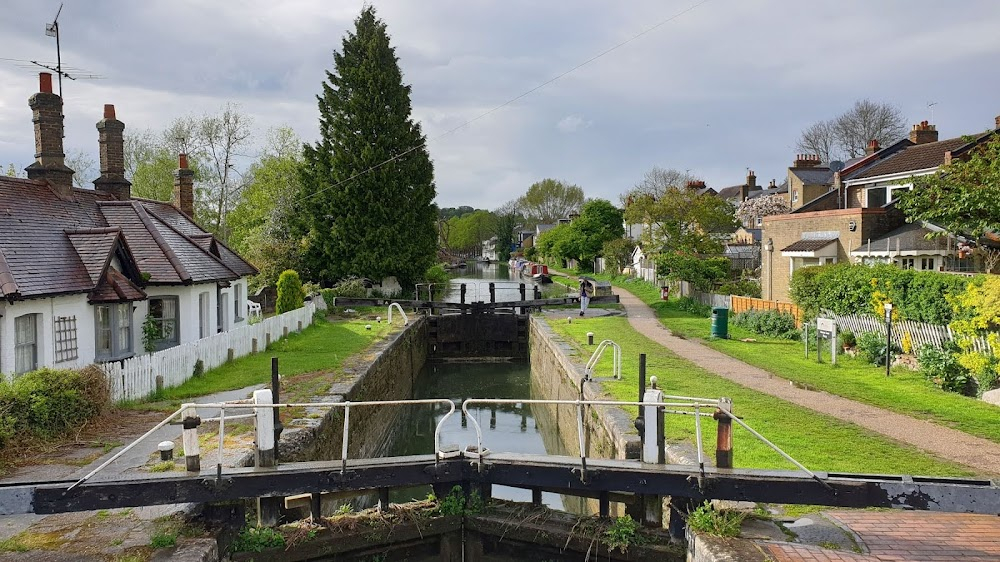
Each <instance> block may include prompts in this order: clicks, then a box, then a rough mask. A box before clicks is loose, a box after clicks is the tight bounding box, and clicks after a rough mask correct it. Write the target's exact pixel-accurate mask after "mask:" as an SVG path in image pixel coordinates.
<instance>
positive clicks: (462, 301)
mask: <svg viewBox="0 0 1000 562" xmlns="http://www.w3.org/2000/svg"><path fill="white" fill-rule="evenodd" d="M459 294H460V295H461V300H460V301H459V302H461V303H462V304H465V283H462V288H461V289H460V291H459Z"/></svg>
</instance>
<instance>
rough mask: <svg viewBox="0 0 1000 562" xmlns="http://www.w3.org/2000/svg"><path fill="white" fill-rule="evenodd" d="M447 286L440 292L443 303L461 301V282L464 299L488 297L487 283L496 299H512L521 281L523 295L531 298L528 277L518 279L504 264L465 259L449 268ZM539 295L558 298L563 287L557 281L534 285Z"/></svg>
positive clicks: (530, 286) (518, 289)
mask: <svg viewBox="0 0 1000 562" xmlns="http://www.w3.org/2000/svg"><path fill="white" fill-rule="evenodd" d="M452 275H453V277H452V279H451V286H450V287H449V288H448V291H447V292H446V293H445V295H444V300H445V301H446V302H461V300H460V299H461V288H460V287H461V285H462V283H465V290H466V293H465V302H474V301H483V302H489V300H490V282H491V281H492V282H493V284H494V288H495V291H496V300H497V302H504V301H515V300H518V299H519V298H520V288H519V285H520V284H521V283H524V284H525V296H526V297H527V298H529V299H530V298H531V297H532V287H533V286H534V285H535V283H534V281H532V280H531V279H530V278H522V277H520V276H519V275H518V274H517V273H514V272H513V271H512V270H511V269H510V268H509V267H508V266H507V264H506V263H483V262H475V261H472V262H469V263H468V265H467V266H466V267H465V268H462V269H455V270H453V271H452ZM538 288H539V290H541V292H542V297H543V298H550V297H561V296H563V295H565V294H566V292H567V289H566V287H565V286H563V285H560V284H559V283H541V284H538Z"/></svg>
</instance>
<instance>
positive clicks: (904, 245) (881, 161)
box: [761, 117, 1000, 301]
mask: <svg viewBox="0 0 1000 562" xmlns="http://www.w3.org/2000/svg"><path fill="white" fill-rule="evenodd" d="M994 125H995V128H994V129H992V130H988V131H986V132H985V133H979V134H976V135H972V136H963V137H956V138H951V139H946V140H938V131H937V128H936V127H935V126H934V125H932V124H930V123H928V122H927V121H923V122H921V123H917V124H916V125H913V129H912V130H911V131H910V134H909V136H908V137H907V138H904V139H900V140H899V141H897V142H895V143H893V144H892V145H890V146H887V147H884V148H883V147H880V146H879V144H878V142H876V141H874V140H873V141H871V142H870V143H869V145H868V149H867V151H866V154H865V156H863V157H860V158H856V159H853V160H850V161H848V162H846V163H844V167H843V169H842V170H840V171H838V172H833V173H832V182H831V183H830V184H828V185H827V184H825V183H824V182H823V181H816V180H817V179H824V178H825V176H826V174H829V173H830V172H831V171H830V170H829V169H827V168H821V167H819V166H818V164H819V162H818V158H812V159H809V158H805V160H811V161H812V163H813V164H816V165H815V166H804V165H803V161H802V160H803V158H802V157H801V156H800V157H799V158H798V159H797V160H796V163H795V165H794V166H793V167H792V168H790V169H789V177H790V178H791V176H792V175H793V173H794V174H796V175H801V170H802V169H804V168H808V169H809V170H812V171H814V172H815V174H814V175H816V176H819V175H820V174H822V175H823V177H821V178H812V181H811V182H810V181H807V180H803V183H802V185H803V187H802V196H803V197H808V198H809V200H807V201H804V202H803V204H801V205H800V206H796V204H797V202H796V201H795V199H794V196H793V198H792V200H791V201H792V212H791V213H788V214H784V215H772V216H768V217H764V220H763V224H764V229H763V233H762V235H761V238H762V240H763V250H764V252H763V253H764V255H763V262H762V266H761V289H762V293H763V297H764V298H766V299H772V300H779V301H785V300H788V285H789V281H790V280H791V278H792V274H793V273H794V272H795V270H797V269H800V268H803V267H809V266H814V265H823V264H828V263H838V262H845V261H849V262H852V263H855V262H856V263H874V262H885V263H891V264H895V265H897V266H898V267H901V268H904V269H924V270H934V271H945V272H954V273H959V274H961V273H971V272H977V271H983V270H984V269H985V263H984V261H983V260H982V259H981V257H980V256H977V255H976V254H975V253H974V252H973V251H972V250H971V248H972V246H974V245H976V244H985V245H994V244H996V242H995V241H991V240H987V239H983V240H967V239H966V238H964V237H963V236H962V233H947V232H944V231H943V229H941V228H940V227H938V226H936V225H933V224H930V223H925V222H920V223H909V224H908V223H907V222H906V219H905V217H904V216H903V214H902V212H900V211H899V210H898V209H896V200H897V199H898V197H899V194H900V193H902V192H904V191H906V190H909V189H912V188H913V179H912V178H914V177H917V176H923V175H928V174H933V173H935V172H937V170H938V169H939V168H940V167H941V166H943V165H944V164H946V163H949V162H951V161H952V160H953V159H961V158H966V157H967V156H968V155H969V154H970V152H971V151H972V150H974V149H975V148H976V147H977V146H979V145H980V144H981V143H983V142H985V141H986V140H988V139H990V138H991V137H992V136H993V135H995V134H998V133H1000V117H997V118H996V120H995V124H994ZM795 187H796V184H795V183H794V182H790V189H792V190H793V191H794V189H795Z"/></svg>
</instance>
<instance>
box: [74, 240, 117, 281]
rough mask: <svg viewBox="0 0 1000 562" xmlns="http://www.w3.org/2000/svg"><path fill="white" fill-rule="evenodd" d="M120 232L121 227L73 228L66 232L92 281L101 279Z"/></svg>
mask: <svg viewBox="0 0 1000 562" xmlns="http://www.w3.org/2000/svg"><path fill="white" fill-rule="evenodd" d="M120 233H121V229H119V228H99V229H98V228H95V229H90V230H72V231H69V232H67V233H66V237H67V238H69V242H70V244H72V245H73V249H75V250H76V255H78V256H79V257H80V261H81V262H83V266H84V267H85V268H86V269H87V274H88V275H90V280H91V282H93V283H95V284H96V283H97V282H98V281H100V279H101V275H102V274H103V273H104V269H105V268H106V267H107V265H108V261H109V260H110V258H111V250H112V249H114V246H115V242H116V241H117V240H118V236H119V234H120Z"/></svg>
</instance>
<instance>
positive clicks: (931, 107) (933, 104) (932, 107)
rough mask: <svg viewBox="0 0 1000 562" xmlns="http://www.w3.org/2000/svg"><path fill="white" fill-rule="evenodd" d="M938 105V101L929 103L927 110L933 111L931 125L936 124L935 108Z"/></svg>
mask: <svg viewBox="0 0 1000 562" xmlns="http://www.w3.org/2000/svg"><path fill="white" fill-rule="evenodd" d="M937 104H938V102H936V101H929V102H927V109H929V110H931V123H933V122H934V106H935V105H937Z"/></svg>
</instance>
